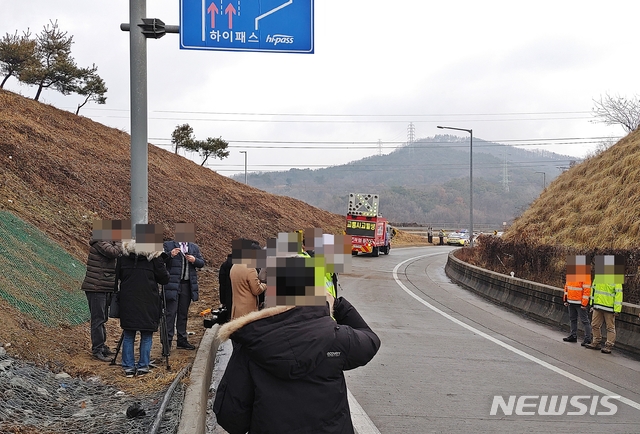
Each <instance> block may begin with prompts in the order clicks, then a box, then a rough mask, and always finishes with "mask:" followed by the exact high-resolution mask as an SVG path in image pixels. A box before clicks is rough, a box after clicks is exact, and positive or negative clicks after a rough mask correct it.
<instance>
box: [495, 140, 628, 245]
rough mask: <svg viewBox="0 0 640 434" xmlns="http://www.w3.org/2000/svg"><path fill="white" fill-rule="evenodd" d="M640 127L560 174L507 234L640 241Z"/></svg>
mask: <svg viewBox="0 0 640 434" xmlns="http://www.w3.org/2000/svg"><path fill="white" fill-rule="evenodd" d="M638 185H640V130H636V131H634V132H632V133H630V134H629V135H627V136H626V137H624V138H623V139H621V140H620V141H619V142H618V143H616V144H615V145H614V146H612V147H611V148H609V149H608V150H606V151H604V152H602V153H600V154H599V155H597V156H594V157H592V158H590V159H588V160H586V161H584V162H583V163H581V164H578V165H576V166H574V167H572V168H571V169H569V170H567V171H566V172H564V173H562V174H561V175H560V176H558V178H557V179H555V180H554V181H553V182H552V183H551V184H550V185H549V186H548V187H547V188H546V189H545V190H544V191H543V192H542V194H540V196H539V197H538V198H537V199H536V200H535V201H534V202H533V203H532V204H531V206H530V207H529V208H528V209H527V210H526V211H524V213H522V215H521V216H520V217H519V218H518V219H516V220H515V222H514V223H513V224H512V225H511V227H510V228H509V229H508V230H507V232H506V234H505V239H506V240H515V241H517V240H519V239H522V238H523V237H527V238H535V239H537V240H538V241H539V242H540V243H541V244H548V245H565V246H568V247H575V248H577V249H582V250H585V249H596V248H599V249H605V248H606V249H632V248H636V247H638V246H640V218H639V216H640V191H638Z"/></svg>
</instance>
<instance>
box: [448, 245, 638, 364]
mask: <svg viewBox="0 0 640 434" xmlns="http://www.w3.org/2000/svg"><path fill="white" fill-rule="evenodd" d="M454 253H455V250H454V251H452V252H450V253H449V257H448V259H447V264H446V265H445V269H444V270H445V273H446V275H447V276H449V278H450V279H451V280H453V281H455V282H456V283H459V284H460V285H462V286H464V287H465V288H467V289H469V290H471V291H473V292H475V293H477V294H479V295H481V296H483V297H485V298H488V299H489V300H491V301H493V302H495V303H498V304H500V305H503V306H507V307H509V308H510V309H513V310H515V311H518V312H520V313H523V314H525V315H526V316H529V317H531V318H534V319H536V320H538V321H540V322H543V323H545V324H549V325H552V326H558V327H561V328H562V329H567V330H568V326H569V313H568V311H567V308H566V307H565V306H564V303H563V301H562V298H563V295H564V290H563V289H561V288H556V287H554V286H549V285H543V284H541V283H536V282H532V281H529V280H524V279H519V278H517V277H511V276H508V275H506V274H500V273H496V272H493V271H489V270H485V269H483V268H479V267H476V266H474V265H470V264H467V263H466V262H463V261H461V260H460V259H458V258H456V257H455V256H454ZM639 313H640V306H638V305H635V304H630V303H623V305H622V312H620V315H619V316H618V317H617V318H616V344H615V346H616V348H620V349H622V350H624V351H626V352H628V353H630V354H632V355H634V356H635V357H638V358H640V318H638V314H639ZM604 335H605V334H603V336H604Z"/></svg>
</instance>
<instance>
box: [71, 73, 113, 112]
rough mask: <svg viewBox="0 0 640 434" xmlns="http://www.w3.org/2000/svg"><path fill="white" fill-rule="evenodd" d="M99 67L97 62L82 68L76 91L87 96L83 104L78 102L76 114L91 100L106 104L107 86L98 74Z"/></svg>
mask: <svg viewBox="0 0 640 434" xmlns="http://www.w3.org/2000/svg"><path fill="white" fill-rule="evenodd" d="M97 72H98V67H97V66H96V65H95V63H94V64H93V65H92V66H91V68H82V69H81V72H80V78H79V80H78V83H76V87H75V92H76V93H77V94H79V95H82V96H84V97H85V99H84V102H83V103H82V104H78V109H77V110H76V114H78V113H80V109H81V108H82V107H84V105H85V104H86V103H88V102H89V101H94V102H96V103H98V104H105V103H106V102H107V97H106V96H104V94H105V93H107V86H106V85H105V83H104V80H103V79H102V78H100V76H99V75H98V74H97Z"/></svg>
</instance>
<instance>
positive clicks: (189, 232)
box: [164, 223, 204, 350]
mask: <svg viewBox="0 0 640 434" xmlns="http://www.w3.org/2000/svg"><path fill="white" fill-rule="evenodd" d="M183 225H186V226H183ZM189 228H191V229H189ZM176 238H178V239H180V240H185V241H180V242H178V241H165V242H164V251H165V253H167V255H169V257H168V260H167V267H168V268H169V275H170V276H171V277H170V279H169V283H167V284H166V285H165V286H164V293H165V299H166V303H167V304H166V313H167V336H168V338H169V347H171V340H172V339H173V335H174V332H175V331H177V334H178V339H177V348H181V349H186V350H194V349H195V348H196V347H195V346H193V345H192V344H190V343H189V341H188V340H187V317H188V316H189V305H190V304H191V301H198V298H199V294H198V274H197V272H196V269H198V268H202V267H204V258H203V257H202V254H201V253H200V247H198V245H197V244H196V243H194V242H191V241H186V240H189V239H195V228H194V225H193V224H189V223H177V224H176Z"/></svg>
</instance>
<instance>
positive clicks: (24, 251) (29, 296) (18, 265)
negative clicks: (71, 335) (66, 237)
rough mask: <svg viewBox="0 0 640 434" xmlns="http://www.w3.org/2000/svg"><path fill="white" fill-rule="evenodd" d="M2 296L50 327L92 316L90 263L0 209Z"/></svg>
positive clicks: (68, 323)
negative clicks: (86, 282)
mask: <svg viewBox="0 0 640 434" xmlns="http://www.w3.org/2000/svg"><path fill="white" fill-rule="evenodd" d="M0 257H2V258H3V260H2V261H0V297H1V298H3V299H4V300H6V301H7V302H8V303H9V304H10V305H11V306H13V307H15V308H16V309H18V310H19V311H20V312H23V313H26V314H29V315H31V316H32V317H33V318H35V319H37V320H39V321H41V322H42V323H43V324H46V325H47V326H50V327H58V326H60V325H71V326H73V325H77V324H80V323H83V322H86V321H88V320H89V318H90V317H89V308H88V306H87V299H86V296H85V295H84V291H82V290H81V289H80V286H81V285H82V281H83V279H84V275H85V272H86V267H85V265H84V264H83V263H81V262H79V261H78V260H77V259H75V258H74V257H73V256H71V255H70V254H68V253H67V252H66V251H65V250H64V249H62V248H61V247H60V246H59V245H57V244H56V243H54V242H53V241H51V240H50V239H49V238H48V237H47V236H46V235H45V234H44V233H42V232H41V231H40V230H38V229H37V228H35V227H33V226H31V225H30V224H28V223H26V222H25V221H23V220H21V219H20V218H18V217H16V216H15V215H13V214H12V213H10V212H7V211H0Z"/></svg>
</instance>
